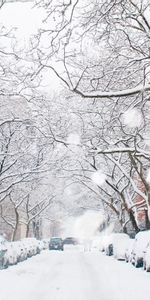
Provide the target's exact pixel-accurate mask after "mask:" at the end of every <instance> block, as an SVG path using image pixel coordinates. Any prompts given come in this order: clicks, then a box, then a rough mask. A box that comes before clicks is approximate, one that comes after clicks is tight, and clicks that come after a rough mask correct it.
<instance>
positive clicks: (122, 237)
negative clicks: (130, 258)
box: [113, 233, 130, 260]
mask: <svg viewBox="0 0 150 300" xmlns="http://www.w3.org/2000/svg"><path fill="white" fill-rule="evenodd" d="M129 239H130V238H129V236H128V235H127V234H126V233H116V234H114V235H113V255H114V257H115V258H116V259H118V260H125V250H126V246H127V243H128V240H129Z"/></svg>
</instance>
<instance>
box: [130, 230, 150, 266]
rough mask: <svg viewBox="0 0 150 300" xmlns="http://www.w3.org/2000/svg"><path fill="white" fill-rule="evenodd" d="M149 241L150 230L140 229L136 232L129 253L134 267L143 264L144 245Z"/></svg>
mask: <svg viewBox="0 0 150 300" xmlns="http://www.w3.org/2000/svg"><path fill="white" fill-rule="evenodd" d="M149 242H150V230H146V231H141V232H139V233H137V234H136V236H135V241H134V245H133V249H132V253H131V262H132V264H133V265H134V266H135V267H136V268H137V267H142V266H143V258H144V255H145V253H144V252H145V251H146V247H147V245H148V243H149Z"/></svg>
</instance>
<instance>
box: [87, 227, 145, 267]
mask: <svg viewBox="0 0 150 300" xmlns="http://www.w3.org/2000/svg"><path fill="white" fill-rule="evenodd" d="M92 247H93V248H94V247H95V248H98V249H99V250H100V251H102V252H104V253H105V254H106V255H109V256H111V255H113V256H114V258H116V259H118V260H125V261H126V262H128V263H129V262H130V263H131V264H133V265H134V266H135V267H136V268H138V267H143V268H144V270H146V271H147V272H150V230H147V231H141V232H139V233H137V234H136V236H135V238H134V239H131V238H130V237H129V236H128V235H127V234H125V233H113V234H110V235H107V236H105V235H104V236H102V237H100V238H98V239H96V240H94V241H93V245H92Z"/></svg>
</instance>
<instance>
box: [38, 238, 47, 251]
mask: <svg viewBox="0 0 150 300" xmlns="http://www.w3.org/2000/svg"><path fill="white" fill-rule="evenodd" d="M37 242H38V246H37V253H40V252H41V251H42V250H44V247H45V245H44V242H43V241H42V240H38V241H37Z"/></svg>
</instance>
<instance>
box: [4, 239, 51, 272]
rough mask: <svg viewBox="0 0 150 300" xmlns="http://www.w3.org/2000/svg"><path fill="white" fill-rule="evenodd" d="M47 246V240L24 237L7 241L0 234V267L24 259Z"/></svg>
mask: <svg viewBox="0 0 150 300" xmlns="http://www.w3.org/2000/svg"><path fill="white" fill-rule="evenodd" d="M47 248H48V241H47V240H43V241H40V240H37V239H35V238H24V239H22V240H21V241H15V242H8V241H7V240H6V239H5V238H4V237H3V236H0V269H5V268H7V267H8V266H10V265H15V264H17V263H18V262H21V261H24V260H26V259H27V258H29V257H32V256H33V255H36V254H39V253H40V252H41V251H42V250H43V249H47Z"/></svg>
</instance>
